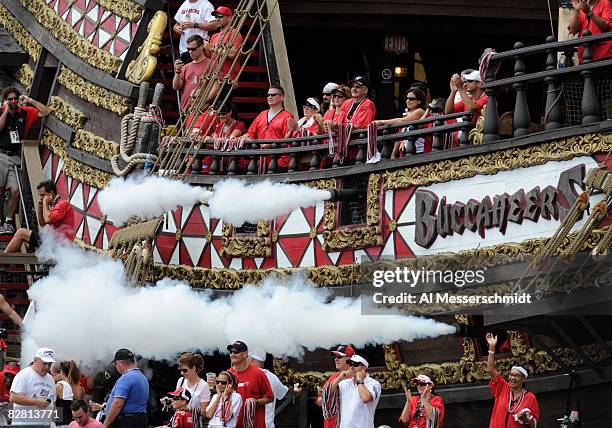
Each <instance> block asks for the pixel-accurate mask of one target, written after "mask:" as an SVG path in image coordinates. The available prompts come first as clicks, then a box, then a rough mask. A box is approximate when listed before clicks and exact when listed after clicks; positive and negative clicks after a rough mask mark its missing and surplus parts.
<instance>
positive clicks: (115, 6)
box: [96, 0, 144, 22]
mask: <svg viewBox="0 0 612 428" xmlns="http://www.w3.org/2000/svg"><path fill="white" fill-rule="evenodd" d="M96 1H97V3H98V4H99V5H100V6H103V7H104V8H105V9H106V10H108V11H109V12H112V13H114V14H115V15H118V16H122V17H124V18H127V19H129V20H130V21H132V22H138V20H139V19H140V18H141V16H142V11H143V9H144V8H143V7H142V5H140V4H138V3H135V2H133V1H131V0H96Z"/></svg>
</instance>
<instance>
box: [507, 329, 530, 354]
mask: <svg viewBox="0 0 612 428" xmlns="http://www.w3.org/2000/svg"><path fill="white" fill-rule="evenodd" d="M508 341H509V342H510V352H511V353H512V355H513V356H515V357H518V356H519V355H521V354H524V353H525V352H527V349H528V348H527V344H525V340H524V339H523V334H522V333H521V332H520V331H516V330H508Z"/></svg>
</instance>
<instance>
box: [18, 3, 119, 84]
mask: <svg viewBox="0 0 612 428" xmlns="http://www.w3.org/2000/svg"><path fill="white" fill-rule="evenodd" d="M19 1H20V3H21V4H22V5H23V6H24V7H25V8H26V9H27V10H29V11H30V13H31V14H32V15H33V16H34V17H35V18H36V20H37V21H38V23H39V24H40V25H41V26H43V27H44V28H45V29H46V30H47V31H48V32H49V33H50V34H51V35H53V37H55V38H56V39H57V40H58V41H59V42H60V43H61V44H63V45H64V46H65V47H66V48H67V49H68V50H69V51H70V52H72V53H73V54H75V55H76V56H78V57H79V58H81V59H82V60H83V61H85V62H87V63H88V64H90V65H92V66H94V67H96V68H99V69H100V70H103V71H105V72H107V73H110V74H114V73H116V72H117V70H118V69H119V65H120V64H121V59H120V58H118V57H116V56H114V55H111V54H110V52H108V51H105V50H104V49H100V48H99V47H97V46H94V45H93V44H91V43H90V42H89V41H88V40H87V39H85V38H83V37H81V35H80V34H79V33H78V32H77V31H76V30H75V29H74V28H72V27H71V26H70V24H68V22H66V21H64V20H63V19H62V18H61V17H60V16H59V15H57V14H56V13H55V11H54V10H53V9H51V8H50V7H49V6H47V5H46V4H45V2H44V0H19Z"/></svg>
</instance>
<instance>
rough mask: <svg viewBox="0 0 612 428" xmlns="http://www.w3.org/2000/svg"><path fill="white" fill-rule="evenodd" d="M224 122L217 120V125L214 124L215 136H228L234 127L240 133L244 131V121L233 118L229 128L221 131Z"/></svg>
mask: <svg viewBox="0 0 612 428" xmlns="http://www.w3.org/2000/svg"><path fill="white" fill-rule="evenodd" d="M223 126H225V125H224V123H223V122H220V121H217V125H216V126H215V135H216V136H217V138H229V136H230V135H232V132H234V131H235V130H236V129H238V130H239V131H240V135H242V134H244V132H245V131H246V126H244V122H243V121H241V120H234V122H233V123H232V124H231V126H230V128H229V130H226V131H223Z"/></svg>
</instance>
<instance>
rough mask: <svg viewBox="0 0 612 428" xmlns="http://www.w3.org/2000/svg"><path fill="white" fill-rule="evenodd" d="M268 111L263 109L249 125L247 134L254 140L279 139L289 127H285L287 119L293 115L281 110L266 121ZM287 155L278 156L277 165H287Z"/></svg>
mask: <svg viewBox="0 0 612 428" xmlns="http://www.w3.org/2000/svg"><path fill="white" fill-rule="evenodd" d="M268 111H269V110H264V111H262V112H261V113H259V115H257V117H256V118H255V120H254V121H253V123H251V126H249V131H248V134H249V135H250V136H251V137H252V138H253V139H255V140H280V139H282V138H285V135H287V132H288V130H289V128H288V127H287V119H293V115H292V114H291V113H289V112H288V111H287V110H281V111H280V112H278V113H277V114H276V116H274V117H273V118H272V120H271V121H270V122H269V123H268ZM289 161H290V158H289V156H280V157H279V158H278V165H279V166H280V167H284V168H286V167H288V166H289Z"/></svg>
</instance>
